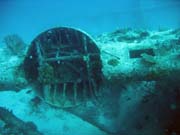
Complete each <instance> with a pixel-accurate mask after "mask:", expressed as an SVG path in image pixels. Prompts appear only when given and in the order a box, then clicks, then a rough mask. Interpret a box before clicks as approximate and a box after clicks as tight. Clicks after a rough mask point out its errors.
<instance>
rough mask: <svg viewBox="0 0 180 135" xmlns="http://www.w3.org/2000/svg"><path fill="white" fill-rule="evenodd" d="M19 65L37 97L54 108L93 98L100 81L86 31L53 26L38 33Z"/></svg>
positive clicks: (96, 54)
mask: <svg viewBox="0 0 180 135" xmlns="http://www.w3.org/2000/svg"><path fill="white" fill-rule="evenodd" d="M23 67H24V71H25V76H26V78H27V80H28V81H29V82H31V83H33V84H35V86H36V91H37V93H38V94H39V96H40V97H42V98H43V99H45V101H46V102H48V103H50V104H52V105H55V106H58V107H71V106H74V105H78V104H79V103H81V102H82V101H84V100H86V99H89V98H93V97H96V96H97V95H98V90H99V86H100V83H101V81H102V72H101V68H102V63H101V59H100V51H99V49H98V47H97V46H96V44H95V42H94V41H93V40H92V39H91V38H90V37H89V36H88V35H87V34H85V33H83V32H82V31H80V30H76V29H73V28H67V27H60V28H53V29H50V30H47V31H45V32H43V33H41V34H40V35H38V36H37V37H36V38H35V39H34V40H33V41H32V43H31V45H30V47H29V50H28V52H27V55H26V57H25V60H24V64H23Z"/></svg>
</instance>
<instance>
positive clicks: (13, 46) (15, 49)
mask: <svg viewBox="0 0 180 135" xmlns="http://www.w3.org/2000/svg"><path fill="white" fill-rule="evenodd" d="M4 42H5V44H6V47H7V49H8V50H9V51H10V53H11V54H13V55H18V56H19V55H22V52H23V51H24V50H25V46H26V44H25V43H24V41H23V40H22V39H21V38H20V37H19V36H18V35H16V34H14V35H8V36H6V37H5V38H4Z"/></svg>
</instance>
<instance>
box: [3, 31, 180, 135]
mask: <svg viewBox="0 0 180 135" xmlns="http://www.w3.org/2000/svg"><path fill="white" fill-rule="evenodd" d="M14 39H16V40H15V41H14ZM5 43H6V46H5V47H4V48H3V49H2V50H0V53H1V54H2V56H4V57H1V58H0V63H1V69H0V74H1V76H0V90H1V91H6V90H7V91H8V90H13V91H16V92H18V91H20V90H21V89H23V88H25V87H32V90H33V92H34V93H35V95H36V96H35V97H34V99H33V100H32V101H34V102H36V103H39V100H38V99H40V100H42V101H44V102H46V103H48V104H49V105H51V106H52V107H56V108H60V109H64V110H65V111H68V112H70V113H72V114H75V115H76V116H78V117H80V118H82V119H83V120H85V121H87V122H89V123H91V124H93V125H95V126H96V127H98V128H99V129H100V130H102V131H103V132H105V133H106V134H116V135H120V134H122V135H124V134H125V135H129V134H131V135H132V133H130V132H128V131H127V129H128V126H132V125H133V124H134V121H136V122H137V118H138V119H139V121H138V124H137V125H136V124H135V125H136V126H135V129H136V130H139V132H140V130H141V132H146V131H147V129H145V128H144V129H143V124H142V123H143V122H142V121H144V120H141V118H140V114H141V115H142V113H143V115H145V114H146V113H147V114H148V115H145V116H144V117H145V118H146V120H149V119H150V118H149V117H153V118H152V119H155V118H157V117H158V118H159V117H160V119H163V118H164V117H166V119H167V120H163V122H161V121H160V122H159V125H160V126H157V128H158V127H163V128H159V129H155V130H154V131H153V132H149V133H150V134H154V135H156V134H157V135H158V134H160V133H164V132H165V129H167V130H168V131H166V132H165V133H164V134H165V135H170V133H171V132H176V133H179V129H180V128H179V127H178V126H174V125H178V122H179V121H178V120H175V118H174V117H173V115H174V114H175V115H176V116H177V117H179V114H178V112H179V110H178V108H179V107H178V106H179V105H180V101H179V98H178V95H180V94H179V93H180V85H179V83H178V82H179V81H180V77H179V76H180V62H179V59H180V32H179V31H178V30H165V31H158V32H148V31H142V30H139V31H137V30H136V31H135V30H132V29H124V30H117V31H115V32H112V33H108V34H103V35H100V36H98V37H96V38H95V40H94V39H93V38H92V37H90V36H89V35H88V34H87V33H85V32H83V31H81V30H78V29H74V28H69V27H57V28H52V29H49V30H47V31H45V32H42V33H40V34H39V35H38V36H37V37H36V38H35V39H34V40H33V41H32V42H31V44H30V45H25V44H24V42H23V41H22V40H21V39H20V38H18V37H17V36H14V35H13V36H9V37H6V38H5ZM15 46H16V47H15ZM17 46H18V48H17ZM3 54H4V55H3ZM12 56H13V58H12ZM7 58H9V60H7ZM131 86H132V87H133V86H134V87H135V88H132V87H131ZM137 87H140V88H137ZM152 87H153V88H152ZM128 89H129V90H130V91H131V89H134V91H136V89H137V90H139V89H140V91H139V93H140V94H139V95H140V96H139V97H140V100H139V99H138V100H137V97H136V98H134V97H133V95H134V94H137V93H134V91H131V92H132V93H134V94H129V93H126V92H127V91H129V90H128ZM149 89H151V90H152V91H148V90H149ZM157 89H158V90H159V91H155V90H157ZM125 90H126V91H125ZM170 90H171V91H170ZM162 91H163V92H162ZM172 91H173V92H172ZM142 93H143V94H142ZM172 93H173V94H172ZM137 95H138V94H137ZM169 95H171V96H169ZM124 96H125V97H127V100H125V98H124ZM134 96H135V95H134ZM122 97H123V98H122ZM159 97H161V100H160V98H159ZM37 98H38V99H37ZM151 98H152V99H151ZM169 99H173V100H171V101H172V102H173V103H174V104H173V105H171V104H170V103H169V104H170V106H171V107H172V106H173V107H172V108H173V109H174V111H173V112H171V113H170V111H169V110H168V109H167V108H168V107H167V108H166V107H165V108H164V112H163V113H164V114H165V115H164V116H161V114H162V112H161V110H159V111H157V110H156V111H155V112H153V110H154V109H153V107H152V106H153V105H152V102H150V101H149V100H152V101H153V102H154V103H155V102H156V105H159V106H161V105H162V104H163V103H162V102H166V100H169ZM89 101H90V102H92V105H91V107H90V108H88V107H87V105H86V103H87V102H89ZM121 101H122V102H121ZM130 101H132V102H136V103H135V104H134V103H133V105H134V106H132V104H129V103H132V102H130ZM125 102H128V104H125ZM145 103H147V104H145ZM128 106H131V107H135V108H136V107H137V106H138V107H139V106H141V107H142V106H143V107H142V108H146V109H145V110H143V111H141V112H138V110H136V111H135V110H134V112H133V111H132V110H131V111H129V112H128ZM126 107H127V108H126ZM97 108H98V109H97ZM99 108H101V109H99ZM124 108H126V109H125V110H124ZM149 108H150V109H149ZM0 109H3V108H0ZM6 111H7V110H2V111H0V113H1V112H6ZM123 111H124V112H126V113H123ZM149 111H152V112H151V115H153V116H149ZM134 113H137V116H136V118H135V117H134V116H133V115H132V114H134ZM138 113H139V115H138ZM8 114H10V113H8ZM125 114H127V115H132V118H133V119H134V121H133V122H132V123H133V124H132V123H131V122H130V123H131V124H129V123H128V124H127V122H125V120H126V118H127V116H126V115H125ZM12 115H13V114H12ZM87 115H88V117H87ZM122 116H123V117H122ZM167 116H168V117H167ZM0 117H6V116H3V115H0ZM7 117H9V115H7ZM11 117H12V116H11ZM128 117H129V116H128ZM12 118H14V117H12ZM15 119H16V118H15ZM102 119H103V120H102ZM0 120H2V121H4V122H5V123H6V122H7V121H6V119H4V118H0ZM179 120H180V119H179ZM16 121H18V120H17V119H16ZM107 121H108V122H107ZM170 121H171V124H170V125H169V124H168V123H169V122H170ZM153 122H154V123H153ZM8 123H9V120H8ZM123 123H126V124H123ZM139 123H141V124H139ZM151 123H152V125H153V124H157V123H156V122H155V121H151ZM21 124H22V122H21ZM179 125H180V124H179ZM123 126H124V127H123ZM126 126H127V127H126ZM132 127H133V126H132ZM132 127H131V128H132ZM150 129H151V128H150ZM152 129H153V127H152ZM142 130H144V131H142ZM132 131H133V133H134V134H133V135H136V134H135V132H134V130H132ZM156 131H158V132H157V133H156ZM35 132H37V131H35ZM139 132H138V131H137V134H138V133H139ZM147 132H148V131H147ZM168 133H169V134H168ZM38 134H40V133H38ZM147 134H148V133H147Z"/></svg>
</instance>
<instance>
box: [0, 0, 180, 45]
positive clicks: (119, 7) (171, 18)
mask: <svg viewBox="0 0 180 135" xmlns="http://www.w3.org/2000/svg"><path fill="white" fill-rule="evenodd" d="M179 7H180V2H179V1H178V0H158V1H157V0H145V1H144V0H126V1H123V0H91V1H88V0H77V1H73V0H60V1H59V0H46V1H44V0H38V1H36V0H31V1H29V0H0V39H1V40H2V38H3V37H4V36H5V35H7V34H10V33H17V34H19V35H21V36H22V38H23V39H24V40H25V41H27V42H30V41H32V38H34V37H35V36H36V35H37V33H40V32H41V31H44V30H46V29H48V28H51V27H56V26H62V25H63V26H73V27H78V28H80V29H83V30H85V31H87V32H88V33H90V34H93V35H94V34H101V33H103V32H108V31H112V30H114V29H116V28H126V27H132V28H146V29H158V28H177V27H179V25H180V14H179V12H180V8H179Z"/></svg>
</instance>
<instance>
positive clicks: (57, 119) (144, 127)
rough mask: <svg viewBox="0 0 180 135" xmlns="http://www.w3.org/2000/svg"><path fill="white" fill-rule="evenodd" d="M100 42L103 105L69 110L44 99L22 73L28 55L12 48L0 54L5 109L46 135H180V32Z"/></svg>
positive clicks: (124, 34) (116, 35)
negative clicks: (57, 106) (56, 106)
mask: <svg viewBox="0 0 180 135" xmlns="http://www.w3.org/2000/svg"><path fill="white" fill-rule="evenodd" d="M95 40H96V43H97V46H98V47H99V49H100V51H101V60H102V63H103V68H102V72H103V75H104V77H105V80H104V81H105V83H104V84H103V87H102V90H101V95H100V96H99V97H98V100H96V101H87V102H86V103H85V104H82V105H79V106H76V107H72V108H66V109H61V108H55V107H53V106H49V105H48V104H46V103H45V102H44V101H43V100H39V99H38V98H36V95H35V93H34V90H33V88H32V87H31V86H29V85H28V83H27V81H26V79H25V77H24V74H23V72H22V67H21V63H22V61H23V55H19V50H18V49H17V50H16V49H13V52H12V53H9V52H11V51H12V49H10V48H11V47H10V48H9V45H8V46H4V47H2V48H1V49H0V55H1V57H0V65H1V69H0V90H1V92H0V99H1V102H0V106H1V107H5V108H7V109H9V110H12V112H13V113H14V115H16V117H18V118H20V119H21V120H23V121H32V122H33V123H35V124H36V126H37V129H38V130H39V131H40V132H42V133H43V134H44V135H59V134H62V135H71V134H76V135H83V134H86V135H91V134H94V135H111V134H113V135H174V134H175V135H177V134H180V84H179V82H180V77H179V76H180V62H179V59H180V30H179V29H176V30H159V31H147V30H134V29H119V30H116V31H114V32H112V33H104V34H102V35H99V36H97V37H95ZM13 43H14V42H13ZM21 43H22V44H23V45H22V47H20V46H19V48H24V43H23V42H21ZM26 47H27V48H28V46H26ZM14 51H17V52H16V53H15V52H14ZM21 53H22V54H25V53H26V49H24V52H21ZM10 90H11V91H10ZM2 117H3V116H2ZM6 117H8V115H4V118H0V121H2V122H1V123H0V133H1V134H3V132H4V131H5V126H4V123H5V124H6V121H5V119H6ZM12 123H13V121H12ZM44 123H45V124H44ZM12 134H13V133H12ZM14 134H15V133H14Z"/></svg>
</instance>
